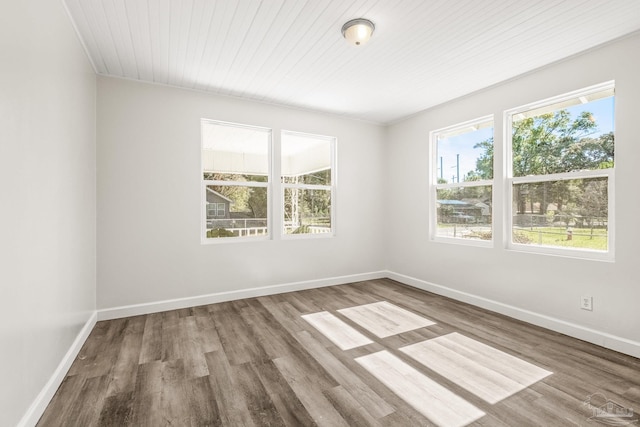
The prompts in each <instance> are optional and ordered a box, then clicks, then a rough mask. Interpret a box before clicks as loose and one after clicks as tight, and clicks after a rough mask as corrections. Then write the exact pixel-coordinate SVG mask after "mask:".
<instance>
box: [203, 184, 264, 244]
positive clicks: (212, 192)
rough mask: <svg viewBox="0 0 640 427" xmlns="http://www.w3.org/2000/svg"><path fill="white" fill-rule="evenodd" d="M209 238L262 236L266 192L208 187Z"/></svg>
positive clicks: (250, 189)
mask: <svg viewBox="0 0 640 427" xmlns="http://www.w3.org/2000/svg"><path fill="white" fill-rule="evenodd" d="M206 192H207V219H206V222H207V238H217V237H246V236H263V235H266V234H268V230H267V188H266V187H250V186H229V185H207V187H206Z"/></svg>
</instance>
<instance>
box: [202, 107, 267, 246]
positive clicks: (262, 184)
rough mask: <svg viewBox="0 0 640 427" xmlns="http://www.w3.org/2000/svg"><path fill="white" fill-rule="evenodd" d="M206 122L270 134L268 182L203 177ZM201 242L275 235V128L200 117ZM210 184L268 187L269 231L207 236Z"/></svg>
mask: <svg viewBox="0 0 640 427" xmlns="http://www.w3.org/2000/svg"><path fill="white" fill-rule="evenodd" d="M205 123H210V124H216V125H222V126H231V127H237V128H242V129H253V130H260V131H264V132H266V133H267V134H268V141H267V145H268V147H267V152H268V168H269V170H268V174H267V182H241V181H220V180H206V179H204V178H203V173H204V171H203V168H202V151H203V147H204V132H203V131H202V127H203V126H204V124H205ZM200 159H201V161H200V171H199V172H200V182H201V186H200V205H201V207H200V215H201V217H200V242H201V243H202V244H220V243H232V242H247V241H262V240H271V239H272V236H273V215H272V208H271V204H272V203H271V201H272V198H273V189H272V187H273V185H272V183H273V169H274V168H273V130H272V129H271V128H266V127H261V126H253V125H246V124H242V123H232V122H225V121H220V120H212V119H200ZM209 185H219V186H226V187H229V186H238V187H262V188H266V189H267V232H266V234H264V235H257V236H242V237H217V238H207V196H206V192H207V186H209Z"/></svg>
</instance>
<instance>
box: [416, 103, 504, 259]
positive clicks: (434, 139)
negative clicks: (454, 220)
mask: <svg viewBox="0 0 640 427" xmlns="http://www.w3.org/2000/svg"><path fill="white" fill-rule="evenodd" d="M489 121H491V122H492V123H493V126H492V127H493V133H494V138H493V140H494V151H493V164H494V167H493V171H494V176H493V179H485V180H479V181H466V182H454V183H450V184H439V183H438V167H439V166H438V156H437V154H438V135H440V134H444V133H452V132H455V131H457V130H463V129H465V128H469V129H472V128H473V127H474V126H475V125H477V124H478V123H485V122H489ZM495 157H496V150H495V118H494V116H493V114H490V115H487V116H482V117H478V118H476V119H473V120H467V121H465V122H461V123H456V124H454V125H451V126H447V127H444V128H440V129H436V130H433V131H431V132H429V158H430V159H431V160H430V163H431V173H430V174H429V192H430V194H429V201H430V204H431V206H430V208H429V211H430V212H431V215H430V216H429V239H430V240H432V241H435V242H442V243H453V244H459V245H467V246H479V247H493V245H494V241H495V219H494V217H495V215H493V213H492V215H491V230H492V233H491V240H480V239H465V238H461V237H447V236H439V235H438V202H437V200H438V190H444V189H457V188H463V187H487V186H489V187H491V209H492V211H494V206H495V184H494V181H495V172H496V168H495V165H496V159H495Z"/></svg>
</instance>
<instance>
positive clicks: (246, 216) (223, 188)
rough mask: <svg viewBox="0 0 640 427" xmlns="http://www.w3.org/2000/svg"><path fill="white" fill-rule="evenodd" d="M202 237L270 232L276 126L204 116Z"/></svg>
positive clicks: (257, 235)
mask: <svg viewBox="0 0 640 427" xmlns="http://www.w3.org/2000/svg"><path fill="white" fill-rule="evenodd" d="M201 131H202V171H201V176H202V190H201V197H202V212H203V214H202V240H203V241H213V240H217V239H228V238H235V239H238V238H252V239H256V238H268V237H269V235H270V221H269V211H270V209H269V197H270V194H269V185H270V182H271V179H270V174H271V168H270V165H271V160H270V159H271V130H270V129H266V128H260V127H255V126H248V125H241V124H235V123H226V122H218V121H214V120H206V119H203V120H202V121H201Z"/></svg>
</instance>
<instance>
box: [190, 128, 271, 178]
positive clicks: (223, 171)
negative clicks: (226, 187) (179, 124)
mask: <svg viewBox="0 0 640 427" xmlns="http://www.w3.org/2000/svg"><path fill="white" fill-rule="evenodd" d="M270 140H271V131H270V130H268V129H262V128H253V127H248V126H240V125H233V124H227V123H218V122H212V121H208V120H203V121H202V172H203V178H204V179H210V180H221V181H266V180H267V176H268V174H269V142H270Z"/></svg>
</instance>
